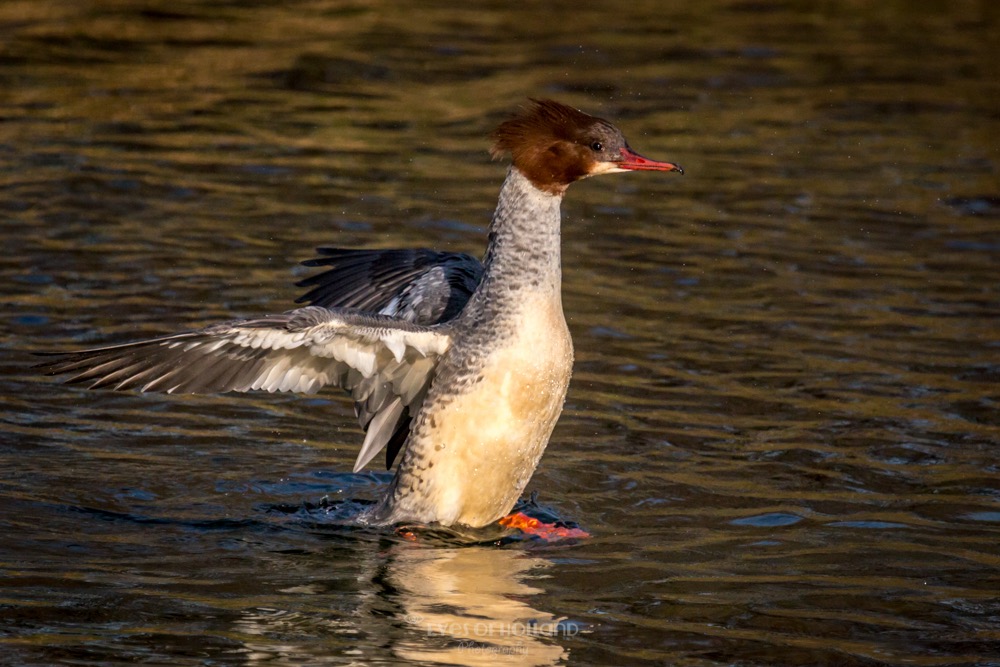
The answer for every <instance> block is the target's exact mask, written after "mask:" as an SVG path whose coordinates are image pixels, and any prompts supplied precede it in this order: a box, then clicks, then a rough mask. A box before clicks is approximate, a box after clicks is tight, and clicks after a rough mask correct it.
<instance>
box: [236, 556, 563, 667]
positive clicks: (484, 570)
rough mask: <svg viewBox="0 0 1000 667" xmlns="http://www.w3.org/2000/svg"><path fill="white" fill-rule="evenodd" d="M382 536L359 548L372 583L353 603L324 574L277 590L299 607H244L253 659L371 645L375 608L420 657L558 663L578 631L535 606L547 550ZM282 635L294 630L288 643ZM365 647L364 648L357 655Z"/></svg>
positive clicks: (392, 637) (396, 638) (284, 659)
mask: <svg viewBox="0 0 1000 667" xmlns="http://www.w3.org/2000/svg"><path fill="white" fill-rule="evenodd" d="M359 546H360V545H359ZM369 546H375V545H374V544H371V545H369ZM378 546H380V547H381V548H380V549H378V550H367V551H365V550H362V551H359V552H358V554H356V555H360V554H361V553H365V554H366V556H365V557H363V558H362V559H361V560H360V563H359V565H360V566H361V567H360V568H359V574H358V576H359V578H361V579H363V580H364V586H363V590H362V591H361V592H360V595H359V596H358V598H357V606H356V607H354V608H353V609H350V610H345V609H343V606H342V605H341V604H337V603H335V604H336V606H337V607H338V609H337V610H332V609H326V610H324V609H323V606H324V604H325V603H326V602H327V601H329V600H330V598H329V596H330V595H331V591H330V590H329V587H328V586H327V585H325V584H323V583H321V582H316V583H312V584H310V583H301V584H298V585H294V586H291V587H288V588H284V589H282V590H280V591H278V592H279V593H281V594H283V595H289V596H294V597H295V598H297V599H302V600H304V604H301V605H300V604H296V608H294V609H292V608H281V607H257V608H252V609H246V610H244V611H242V612H241V613H240V615H239V617H238V618H237V619H236V620H235V621H234V626H235V630H236V633H237V636H241V637H242V644H243V646H244V647H245V651H241V652H243V653H245V655H246V657H247V660H248V662H249V663H251V664H252V663H258V662H259V663H266V664H275V662H277V663H278V664H298V663H300V662H301V661H307V662H314V661H316V660H317V659H319V660H320V662H324V660H323V659H322V651H321V650H317V646H316V645H315V644H316V643H317V642H318V645H319V646H322V645H324V644H327V643H329V644H330V646H331V647H338V646H340V645H342V644H343V643H345V642H346V643H348V644H350V643H351V642H352V641H353V642H357V643H358V645H359V647H360V646H365V645H369V644H370V643H371V642H372V639H367V638H366V636H367V635H368V634H369V633H370V632H371V627H370V624H371V618H372V617H373V616H376V617H380V616H384V617H386V618H387V619H389V620H391V621H392V625H393V628H392V630H390V631H386V632H385V633H384V635H383V636H381V637H379V638H378V639H377V640H376V641H377V643H379V644H381V645H382V647H383V648H384V649H385V650H387V651H389V652H390V653H391V654H392V655H393V656H395V657H396V658H398V659H403V660H412V661H417V662H420V663H421V664H423V663H434V664H448V665H552V664H557V663H558V662H559V661H561V660H563V659H564V658H566V656H567V651H566V649H565V648H564V647H563V646H562V645H561V644H562V642H564V641H565V640H566V639H567V638H571V637H573V636H575V635H577V634H578V633H579V632H580V628H579V626H578V625H577V624H575V623H571V622H568V621H567V620H566V619H564V618H559V617H556V616H553V615H552V614H549V613H546V612H543V611H539V610H538V609H535V608H533V607H532V606H531V603H532V601H533V599H535V598H537V597H540V596H544V594H545V590H544V589H543V588H542V587H540V586H539V584H541V583H542V581H543V580H544V577H545V575H544V571H545V570H546V569H548V568H549V567H551V565H552V563H551V561H549V560H547V559H545V558H541V557H536V556H532V555H531V554H530V553H528V552H524V551H520V550H503V549H498V548H495V547H476V546H461V547H454V548H450V547H440V546H433V545H427V544H420V543H414V542H409V541H402V540H397V541H382V542H380V543H379V544H378ZM303 607H305V609H303ZM305 637H310V638H312V642H311V644H313V645H310V646H309V647H308V648H306V647H303V646H302V645H301V641H300V640H301V639H302V638H305ZM255 638H259V639H255ZM281 638H295V640H294V641H288V642H284V643H283V642H282V641H281ZM363 654H365V651H362V650H361V649H360V648H359V649H358V655H363Z"/></svg>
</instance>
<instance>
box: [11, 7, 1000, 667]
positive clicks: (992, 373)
mask: <svg viewBox="0 0 1000 667" xmlns="http://www.w3.org/2000/svg"><path fill="white" fill-rule="evenodd" d="M998 14H1000V12H998V10H997V9H996V8H995V6H994V3H989V2H950V3H936V2H928V3H921V4H920V5H919V6H915V5H913V4H912V3H902V2H887V3H879V4H878V5H877V6H872V5H870V4H869V3H854V2H845V3H826V4H820V5H816V4H814V3H783V4H782V3H777V4H769V3H753V2H738V1H729V2H723V1H722V0H711V1H708V2H700V3H669V4H668V3H653V2H648V3H647V2H639V3H630V4H628V6H627V7H626V5H624V4H622V3H607V4H606V5H597V6H590V7H589V8H586V9H581V8H579V7H577V3H572V4H570V3H548V5H547V8H546V9H545V10H543V11H539V12H538V13H533V12H532V11H531V10H530V9H518V8H513V7H511V6H510V5H509V3H494V4H484V5H477V6H476V7H471V6H470V7H461V8H455V7H454V6H451V4H450V3H440V4H427V5H425V6H423V7H422V8H421V9H420V10H419V11H416V10H402V9H400V7H399V6H398V5H397V4H395V3H383V2H377V1H373V2H364V3H332V2H319V1H315V2H294V3H277V2H265V1H262V2H253V3H209V2H186V3H167V2H160V1H158V0H147V1H146V2H141V3H140V2H135V1H131V0H123V1H120V2H111V1H104V2H92V3H79V4H73V3H59V2H50V1H46V0H33V1H32V2H6V3H3V4H2V5H0V34H2V35H3V39H2V40H0V83H2V91H3V92H2V93H0V114H2V121H0V192H2V197H0V220H2V229H3V241H4V244H5V252H4V253H3V256H2V257H0V271H2V275H3V282H4V285H5V286H6V290H5V298H4V304H5V308H4V313H3V328H2V330H0V347H2V350H3V354H2V356H0V360H2V364H3V373H2V376H0V377H2V380H0V382H2V383H3V386H2V391H0V396H2V399H0V400H2V402H3V412H2V415H3V419H2V424H3V426H2V430H0V662H3V663H5V664H56V663H63V664H102V665H104V664H116V663H134V662H145V663H149V664H205V665H208V664H212V665H245V664H254V663H268V664H295V665H301V664H330V663H332V664H344V663H354V664H394V663H402V662H411V661H412V662H417V663H421V664H491V665H492V664H512V665H524V664H536V665H544V664H560V663H572V664H664V663H665V664H675V665H698V666H701V665H883V664H906V665H1000V602H998V597H997V591H998V590H1000V575H998V572H1000V553H998V549H997V544H998V540H1000V504H998V502H997V501H998V496H1000V475H998V463H997V462H998V459H1000V454H998V452H1000V450H998V445H1000V429H998V426H1000V418H998V414H1000V413H998V401H1000V391H998V379H1000V335H998V331H1000V326H998V324H1000V319H998V316H1000V307H998V296H1000V295H998V281H997V277H996V276H997V273H996V266H997V265H998V260H1000V241H998V238H1000V233H998V232H1000V187H998V177H997V173H998V165H1000V149H998V143H997V139H998V136H1000V116H998V113H997V109H998V108H1000V104H998V102H1000V94H998V92H1000V84H998V83H997V82H998V80H1000V79H998V72H997V67H996V53H997V37H996V35H997V34H1000V31H998V24H1000V21H998ZM529 95H532V96H542V97H546V96H548V97H555V98H558V99H560V100H563V101H566V102H568V103H572V104H575V105H577V106H579V107H581V108H583V109H585V110H587V111H590V112H592V113H595V114H598V115H602V116H605V117H607V118H610V119H612V120H614V121H615V122H617V123H618V124H619V125H620V126H621V127H622V128H623V130H624V131H625V133H626V136H628V137H629V139H630V142H631V144H632V146H633V147H634V148H635V149H636V150H637V151H639V152H640V153H642V154H644V155H647V156H649V157H652V158H660V159H665V160H671V161H677V162H679V163H680V164H683V165H684V167H685V169H686V171H687V174H686V175H685V176H683V177H678V176H676V175H671V174H632V175H629V176H615V177H604V178H600V179H594V180H592V181H587V182H584V183H581V184H577V185H575V186H573V188H571V190H570V192H569V196H568V197H567V201H566V203H565V206H564V264H565V277H564V280H565V286H564V289H565V296H564V301H565V307H566V311H567V315H568V319H569V322H570V328H571V330H572V333H573V336H574V340H575V344H576V350H577V364H576V370H575V375H574V380H573V384H572V386H571V388H570V393H569V398H568V403H567V406H566V411H565V413H564V415H563V417H562V420H561V421H560V423H559V426H558V427H557V428H556V431H555V434H554V436H553V440H552V442H551V444H550V447H549V449H548V451H547V453H546V455H545V457H544V459H543V461H542V464H541V467H540V468H539V470H538V472H537V473H536V475H535V477H534V478H533V480H532V482H531V484H530V485H529V490H532V491H538V492H539V497H538V502H539V503H540V504H541V505H542V506H543V507H544V508H547V509H548V510H549V511H551V512H553V513H554V514H555V515H556V516H558V517H561V518H563V519H566V520H571V521H575V522H578V523H579V524H581V525H582V526H583V527H585V528H586V529H587V530H589V531H590V532H591V533H592V534H593V537H592V538H591V539H588V540H584V541H579V542H575V543H566V544H555V545H541V544H531V543H523V542H522V543H515V544H507V545H505V546H502V547H497V546H493V545H492V544H490V543H489V541H488V540H486V541H485V542H484V543H480V544H473V545H465V544H460V543H456V542H455V540H451V539H447V538H444V537H435V536H427V537H426V538H425V539H423V540H422V541H420V542H417V543H414V542H411V541H408V540H406V539H404V538H402V537H399V536H396V535H393V534H386V533H379V532H365V531H361V532H358V531H351V530H347V529H344V528H338V526H337V525H336V522H335V521H332V520H331V521H326V520H324V517H325V516H326V513H327V510H324V509H322V508H320V507H319V505H318V504H319V503H320V502H321V501H323V499H324V498H326V501H325V502H326V503H327V505H328V506H330V507H333V508H338V507H339V508H342V505H340V503H343V502H345V501H355V502H363V501H366V500H371V499H373V498H375V497H377V495H378V492H379V489H380V488H381V487H382V486H383V485H384V484H385V483H386V481H387V479H388V476H387V475H386V474H385V473H384V472H381V471H376V472H368V473H364V474H360V475H352V474H349V472H348V471H350V469H351V466H352V462H353V459H354V456H355V455H356V450H357V447H358V446H359V443H360V435H359V433H358V432H357V429H356V427H355V424H354V420H353V414H352V409H351V407H350V405H349V404H347V403H346V402H345V401H343V400H340V399H339V398H338V396H337V395H336V393H324V394H321V395H319V396H318V397H311V398H302V397H289V396H269V395H264V396H259V395H252V396H223V397H176V396H172V397H164V396H155V395H148V396H144V395H134V394H121V395H119V394H111V393H91V392H87V391H85V390H82V389H78V388H71V387H66V386H62V385H59V384H57V383H56V382H54V381H53V380H52V379H50V378H44V377H39V376H38V375H37V374H36V373H35V372H33V371H32V370H31V369H30V365H31V364H32V363H33V359H32V358H31V357H30V355H29V354H28V353H29V352H30V351H32V350H58V349H69V348H74V347H79V346H84V345H88V344H97V343H103V342H112V341H125V340H131V339H135V338H139V337H142V336H148V335H154V334H160V333H167V332H171V331H177V330H181V329H184V328H189V327H194V326H200V325H203V324H207V323H210V322H215V321H219V320H224V319H230V318H232V317H238V316H254V315H260V314H263V313H266V312H273V311H280V310H284V309H286V308H288V307H289V306H290V304H291V301H292V300H293V299H294V297H296V296H298V294H299V291H298V290H297V288H294V287H292V285H291V283H292V282H293V281H294V280H296V279H298V278H300V277H301V276H303V275H305V271H304V269H302V268H300V267H299V268H296V266H295V262H297V261H298V260H301V259H305V258H308V257H310V256H311V249H312V248H313V247H314V246H318V245H341V246H368V247H401V246H431V247H436V248H439V249H446V250H456V251H464V252H471V253H473V254H477V255H478V254H480V253H481V251H482V244H483V241H484V238H483V228H484V225H485V223H486V221H487V220H488V218H489V215H490V213H491V211H492V207H493V203H494V199H495V196H496V192H497V189H498V187H499V182H500V180H501V178H502V175H503V167H502V166H501V165H498V164H496V163H492V162H491V161H490V160H489V158H488V155H487V147H488V144H487V141H486V139H485V137H486V135H487V134H488V132H489V131H490V130H491V129H492V128H493V127H494V126H495V125H496V124H497V123H498V122H499V121H500V120H501V119H502V118H503V117H504V116H505V115H506V114H507V113H508V112H509V111H510V110H511V109H512V108H513V107H514V106H516V104H517V103H518V102H519V101H520V100H523V99H524V98H525V97H527V96H529ZM337 511H339V510H337ZM334 514H335V512H334Z"/></svg>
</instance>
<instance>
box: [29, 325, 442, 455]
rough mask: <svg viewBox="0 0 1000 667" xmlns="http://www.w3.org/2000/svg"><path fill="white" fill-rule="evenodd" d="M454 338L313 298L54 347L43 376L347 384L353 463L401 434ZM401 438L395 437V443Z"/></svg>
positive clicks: (181, 384)
mask: <svg viewBox="0 0 1000 667" xmlns="http://www.w3.org/2000/svg"><path fill="white" fill-rule="evenodd" d="M450 344H451V337H450V336H449V335H448V334H447V332H445V331H441V330H439V329H436V328H430V327H426V326H421V325H417V324H412V323H410V322H406V321H402V320H399V319H397V318H392V317H386V316H381V315H372V314H367V313H361V312H357V311H352V310H344V309H327V308H320V307H316V306H310V307H307V308H301V309H298V310H293V311H290V312H288V313H284V314H282V315H273V316H268V317H265V318H262V319H256V320H246V321H236V322H227V323H225V324H218V325H215V326H210V327H207V328H205V329H201V330H199V331H190V332H186V333H180V334H175V335H172V336H163V337H161V338H154V339H151V340H145V341H139V342H136V343H126V344H124V345H115V346H111V347H102V348H94V349H90V350H82V351H79V352H66V353H55V354H54V355H51V356H53V357H54V358H53V359H52V360H50V361H48V362H46V363H43V364H41V366H40V367H41V368H42V369H44V371H45V372H46V373H47V374H48V375H61V374H64V373H70V374H72V375H71V376H70V377H69V379H68V380H67V382H71V383H83V382H89V383H90V387H91V388H97V387H107V388H111V389H114V390H124V389H138V390H139V391H144V392H146V391H156V392H167V393H215V392H225V391H241V392H245V391H252V390H262V391H294V392H301V393H315V392H317V391H319V390H320V389H321V388H322V387H325V386H327V385H330V386H336V387H343V388H344V389H346V390H347V391H348V392H350V394H351V395H352V396H353V397H354V401H355V407H356V408H357V412H358V419H359V421H360V422H361V427H362V428H364V429H366V430H367V433H366V436H365V442H364V445H363V446H362V448H361V453H360V454H359V455H358V460H357V463H356V464H355V471H357V470H360V469H361V468H362V467H364V465H365V464H366V463H368V461H369V460H371V459H372V458H373V457H374V456H375V454H377V453H378V452H379V450H381V449H382V447H384V446H385V445H386V444H387V443H389V442H390V440H392V439H393V436H394V435H396V436H397V438H398V437H399V434H397V430H398V429H397V428H396V426H397V425H398V422H399V417H400V415H402V414H403V413H404V411H405V412H407V413H409V411H410V410H413V412H416V410H417V409H418V408H419V407H420V405H421V404H422V402H423V399H424V396H425V394H426V392H427V388H428V387H429V386H430V383H431V380H432V379H433V377H434V373H435V369H436V366H437V360H438V358H439V357H440V356H441V355H442V354H444V353H445V352H446V351H447V350H448V348H449V346H450ZM403 435H404V436H405V434H403ZM404 439H405V438H404ZM402 444H403V441H402V440H399V441H397V442H396V444H395V447H396V449H397V450H398V448H399V447H400V446H401V445H402ZM393 454H395V452H393ZM389 464H390V465H391V459H390V460H389Z"/></svg>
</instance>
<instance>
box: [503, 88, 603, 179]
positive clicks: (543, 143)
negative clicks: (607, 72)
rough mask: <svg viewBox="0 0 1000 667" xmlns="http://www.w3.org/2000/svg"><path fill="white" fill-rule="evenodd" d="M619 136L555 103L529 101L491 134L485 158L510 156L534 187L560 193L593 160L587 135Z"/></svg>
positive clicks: (584, 173)
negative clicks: (507, 154)
mask: <svg viewBox="0 0 1000 667" xmlns="http://www.w3.org/2000/svg"><path fill="white" fill-rule="evenodd" d="M594 133H597V135H600V136H602V137H605V136H609V135H610V136H620V133H619V132H618V130H617V129H616V128H615V127H614V126H613V125H612V124H611V123H609V122H607V121H606V120H602V119H600V118H596V117H595V116H591V115H589V114H586V113H584V112H582V111H579V110H577V109H574V108H573V107H570V106H566V105H565V104H561V103H560V102H556V101H555V100H536V99H533V98H532V99H531V104H530V105H528V106H526V107H523V108H522V109H521V110H520V111H519V112H518V113H517V114H515V115H514V116H513V117H511V118H510V119H508V120H506V121H504V122H503V123H501V124H500V126H499V127H498V128H497V129H496V130H494V131H493V134H492V135H491V138H492V139H493V146H492V148H491V150H490V154H491V155H492V156H493V158H494V159H496V158H500V157H502V156H503V155H504V154H505V153H510V155H511V158H512V160H513V162H514V166H515V167H517V168H518V169H519V170H520V171H521V172H522V173H523V174H524V175H525V176H527V177H528V179H529V180H530V181H531V182H532V183H534V184H535V185H536V186H537V187H538V188H540V189H542V190H544V191H546V192H549V193H550V194H558V195H561V194H563V193H564V192H565V191H566V188H567V186H569V184H570V183H572V182H573V181H577V180H579V179H581V178H585V177H587V176H589V175H590V174H591V171H590V170H591V167H592V165H593V164H594V159H593V157H592V156H591V155H590V153H589V151H588V150H587V148H586V147H587V145H588V143H589V141H590V140H589V135H591V134H594Z"/></svg>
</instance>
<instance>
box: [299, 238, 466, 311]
mask: <svg viewBox="0 0 1000 667" xmlns="http://www.w3.org/2000/svg"><path fill="white" fill-rule="evenodd" d="M317 252H318V253H319V254H320V255H322V257H317V258H316V259H310V260H307V261H305V262H303V264H304V265H305V266H324V267H328V268H327V270H326V271H324V272H322V273H318V274H316V275H315V276H310V277H309V278H306V279H305V280H302V281H300V282H298V283H296V284H297V285H298V286H300V287H311V288H312V289H311V290H310V291H309V292H307V293H306V294H305V295H303V296H302V297H300V298H299V299H297V300H296V303H310V304H312V305H314V306H323V307H325V308H334V307H336V308H357V309H359V310H364V311H367V312H370V313H381V314H383V315H392V316H393V317H398V318H400V319H404V320H407V321H409V322H414V323H416V324H424V325H431V324H438V323H440V322H446V321H448V320H450V319H452V318H453V317H455V316H456V315H458V313H459V312H460V311H461V310H462V308H463V307H464V306H465V304H466V302H467V301H468V300H469V297H470V296H472V293H473V292H474V291H476V287H478V285H479V281H480V279H481V278H482V276H483V265H482V264H481V263H480V262H479V260H478V259H476V258H474V257H472V256H470V255H466V254H462V253H453V252H436V251H434V250H426V249H421V250H352V249H346V248H319V249H318V250H317Z"/></svg>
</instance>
